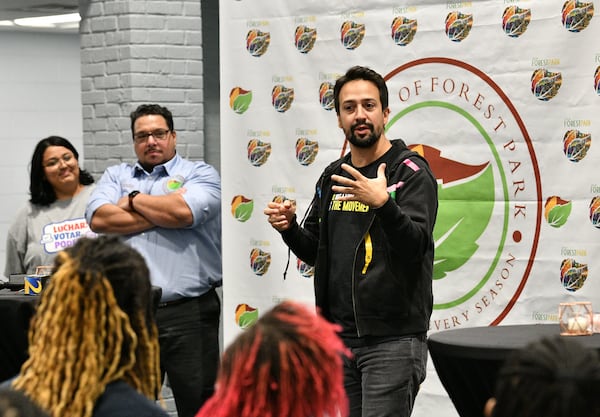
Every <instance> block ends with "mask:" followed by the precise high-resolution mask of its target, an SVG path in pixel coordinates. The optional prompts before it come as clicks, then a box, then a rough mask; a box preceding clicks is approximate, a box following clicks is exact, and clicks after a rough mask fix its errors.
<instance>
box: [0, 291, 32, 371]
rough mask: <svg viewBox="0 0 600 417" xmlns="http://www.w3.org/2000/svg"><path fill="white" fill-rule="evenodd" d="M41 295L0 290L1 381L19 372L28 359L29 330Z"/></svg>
mask: <svg viewBox="0 0 600 417" xmlns="http://www.w3.org/2000/svg"><path fill="white" fill-rule="evenodd" d="M38 300H39V297H37V296H34V295H24V294H23V293H22V292H18V291H9V290H0V382H2V381H4V380H6V379H8V378H11V377H13V376H15V375H16V374H17V373H19V370H20V369H21V365H22V364H23V362H25V360H26V359H27V331H28V329H29V320H30V319H31V316H33V313H34V311H35V305H36V304H37V301H38Z"/></svg>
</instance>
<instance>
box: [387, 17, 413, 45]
mask: <svg viewBox="0 0 600 417" xmlns="http://www.w3.org/2000/svg"><path fill="white" fill-rule="evenodd" d="M416 33H417V21H416V20H414V19H408V18H406V17H403V16H398V17H396V18H394V20H393V21H392V39H393V40H394V43H395V44H396V45H399V46H406V45H408V44H409V43H411V42H412V40H413V39H414V38H415V34H416Z"/></svg>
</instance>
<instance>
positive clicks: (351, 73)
mask: <svg viewBox="0 0 600 417" xmlns="http://www.w3.org/2000/svg"><path fill="white" fill-rule="evenodd" d="M354 80H365V81H370V82H372V83H373V84H375V86H376V87H377V89H378V90H379V100H380V101H381V107H382V110H385V109H387V108H388V102H389V93H388V88H387V85H386V84H385V80H384V79H383V77H382V76H381V75H379V74H378V73H377V72H375V71H373V70H372V69H370V68H367V67H361V66H358V65H356V66H354V67H352V68H350V69H349V70H348V71H346V74H344V75H342V76H341V77H340V78H338V79H337V80H336V82H335V85H334V86H333V103H334V105H335V112H336V113H337V114H338V115H339V114H340V91H341V90H342V87H343V86H344V85H345V84H346V83H347V82H349V81H354Z"/></svg>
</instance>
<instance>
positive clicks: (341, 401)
mask: <svg viewBox="0 0 600 417" xmlns="http://www.w3.org/2000/svg"><path fill="white" fill-rule="evenodd" d="M338 330H339V328H338V326H336V325H333V324H331V323H329V322H327V321H326V320H325V319H324V318H323V317H321V316H320V315H318V314H316V313H315V312H314V311H311V310H309V309H308V308H307V307H306V306H303V305H301V304H299V303H296V302H292V301H285V302H283V303H281V304H279V305H277V306H275V307H274V308H273V309H272V310H270V311H268V312H267V313H265V314H264V315H263V316H262V317H261V318H260V319H259V320H258V321H257V322H256V324H255V325H254V326H252V327H250V328H249V329H247V330H245V331H244V333H242V334H240V335H239V336H238V337H237V339H235V341H234V342H233V343H232V344H231V345H230V346H229V347H228V348H227V349H226V351H225V353H224V354H223V358H222V362H221V368H220V370H219V375H218V377H217V382H216V389H215V393H214V395H213V396H212V397H211V398H210V399H209V400H208V401H207V402H206V403H205V404H204V406H203V407H202V409H201V410H200V412H199V413H198V414H197V416H196V417H283V416H285V417H337V416H339V417H346V416H347V415H348V402H347V398H346V394H345V391H344V385H343V371H342V355H350V353H349V352H348V350H347V349H346V348H345V347H344V345H343V343H342V341H341V339H340V338H339V337H338V336H337V334H336V333H337V331H338Z"/></svg>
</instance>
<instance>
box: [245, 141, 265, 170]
mask: <svg viewBox="0 0 600 417" xmlns="http://www.w3.org/2000/svg"><path fill="white" fill-rule="evenodd" d="M247 148H248V161H250V163H251V164H252V165H253V166H255V167H259V166H262V165H264V164H265V162H267V159H269V155H271V144H270V143H268V142H263V141H261V140H258V139H251V140H250V141H248V147H247Z"/></svg>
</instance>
